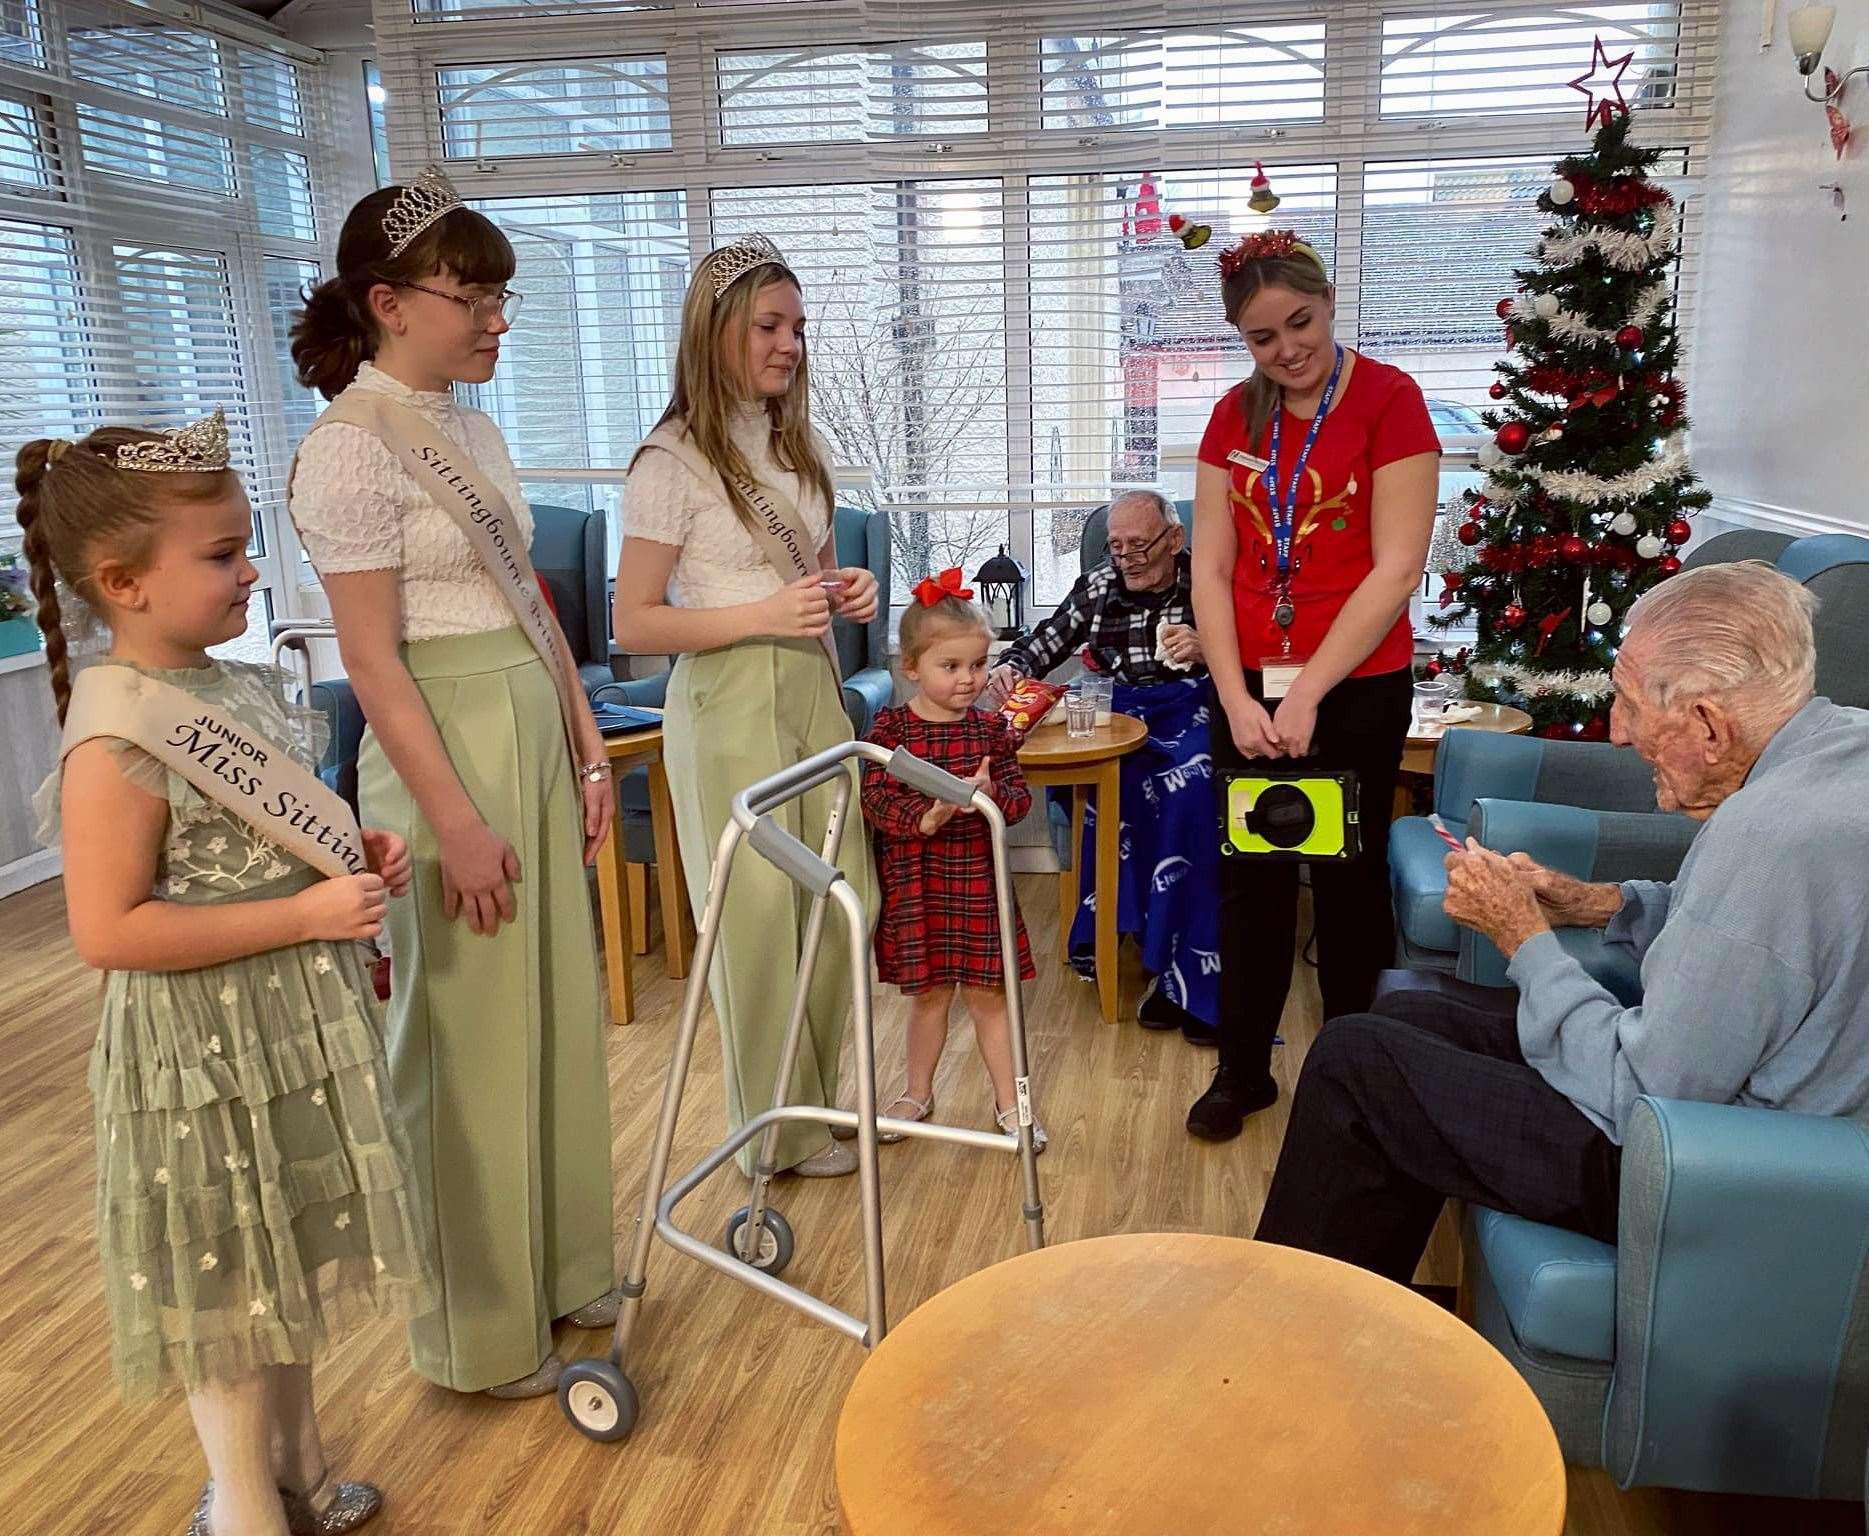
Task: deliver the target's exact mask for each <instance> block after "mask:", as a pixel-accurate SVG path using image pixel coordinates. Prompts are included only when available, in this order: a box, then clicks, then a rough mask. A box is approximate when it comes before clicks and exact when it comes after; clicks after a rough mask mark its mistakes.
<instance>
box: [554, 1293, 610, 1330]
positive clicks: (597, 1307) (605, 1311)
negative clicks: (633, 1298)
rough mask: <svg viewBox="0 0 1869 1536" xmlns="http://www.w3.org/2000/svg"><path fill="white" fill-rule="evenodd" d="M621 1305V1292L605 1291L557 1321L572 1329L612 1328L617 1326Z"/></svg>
mask: <svg viewBox="0 0 1869 1536" xmlns="http://www.w3.org/2000/svg"><path fill="white" fill-rule="evenodd" d="M622 1305H623V1293H622V1292H621V1291H605V1292H604V1293H603V1295H601V1296H599V1297H598V1298H597V1299H596V1300H595V1301H587V1302H585V1303H584V1305H583V1306H581V1307H579V1308H578V1309H577V1311H575V1312H567V1313H566V1314H565V1315H564V1316H563V1317H561V1318H560V1319H559V1321H560V1322H561V1323H569V1324H570V1325H571V1326H572V1327H573V1328H614V1327H616V1325H617V1309H618V1308H619V1307H621V1306H622Z"/></svg>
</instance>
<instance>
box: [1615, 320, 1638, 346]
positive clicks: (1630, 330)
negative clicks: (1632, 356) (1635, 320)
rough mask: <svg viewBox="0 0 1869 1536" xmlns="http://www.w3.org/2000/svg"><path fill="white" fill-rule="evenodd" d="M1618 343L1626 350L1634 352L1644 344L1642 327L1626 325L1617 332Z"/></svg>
mask: <svg viewBox="0 0 1869 1536" xmlns="http://www.w3.org/2000/svg"><path fill="white" fill-rule="evenodd" d="M1616 345H1617V346H1619V347H1621V348H1622V349H1623V350H1624V351H1626V352H1633V351H1634V350H1635V349H1636V348H1637V347H1639V346H1641V345H1642V327H1641V326H1639V325H1625V326H1624V327H1623V328H1622V329H1621V330H1620V331H1618V332H1617V333H1616Z"/></svg>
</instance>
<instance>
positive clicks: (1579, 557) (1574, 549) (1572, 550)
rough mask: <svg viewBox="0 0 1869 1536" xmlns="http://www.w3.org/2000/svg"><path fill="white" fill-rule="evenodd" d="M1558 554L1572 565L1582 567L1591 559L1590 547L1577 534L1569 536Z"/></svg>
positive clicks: (1560, 546)
mask: <svg viewBox="0 0 1869 1536" xmlns="http://www.w3.org/2000/svg"><path fill="white" fill-rule="evenodd" d="M1558 553H1559V554H1561V555H1562V556H1563V557H1564V558H1565V559H1566V560H1568V561H1569V562H1570V563H1571V564H1572V565H1582V564H1583V563H1584V561H1586V560H1588V559H1589V558H1590V546H1589V545H1588V544H1586V543H1584V541H1583V540H1582V539H1580V538H1579V537H1578V536H1577V535H1576V534H1574V533H1572V534H1567V535H1566V536H1565V539H1564V542H1563V543H1562V544H1560V545H1558Z"/></svg>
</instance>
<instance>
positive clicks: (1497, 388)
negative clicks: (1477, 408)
mask: <svg viewBox="0 0 1869 1536" xmlns="http://www.w3.org/2000/svg"><path fill="white" fill-rule="evenodd" d="M1486 393H1487V394H1489V395H1491V396H1492V397H1493V398H1494V399H1495V400H1503V399H1505V397H1506V387H1505V385H1503V384H1499V383H1495V384H1493V385H1492V386H1491V387H1490V388H1489V389H1488V390H1487V391H1486Z"/></svg>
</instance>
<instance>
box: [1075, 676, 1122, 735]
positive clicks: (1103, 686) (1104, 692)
mask: <svg viewBox="0 0 1869 1536" xmlns="http://www.w3.org/2000/svg"><path fill="white" fill-rule="evenodd" d="M1082 686H1083V690H1084V692H1085V693H1086V694H1088V695H1089V696H1090V698H1091V700H1092V702H1093V703H1094V704H1095V705H1096V709H1097V724H1098V725H1108V724H1109V723H1110V712H1111V705H1112V703H1113V702H1114V700H1115V697H1116V679H1115V678H1113V677H1102V676H1098V677H1086V678H1084V679H1083V680H1082Z"/></svg>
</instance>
